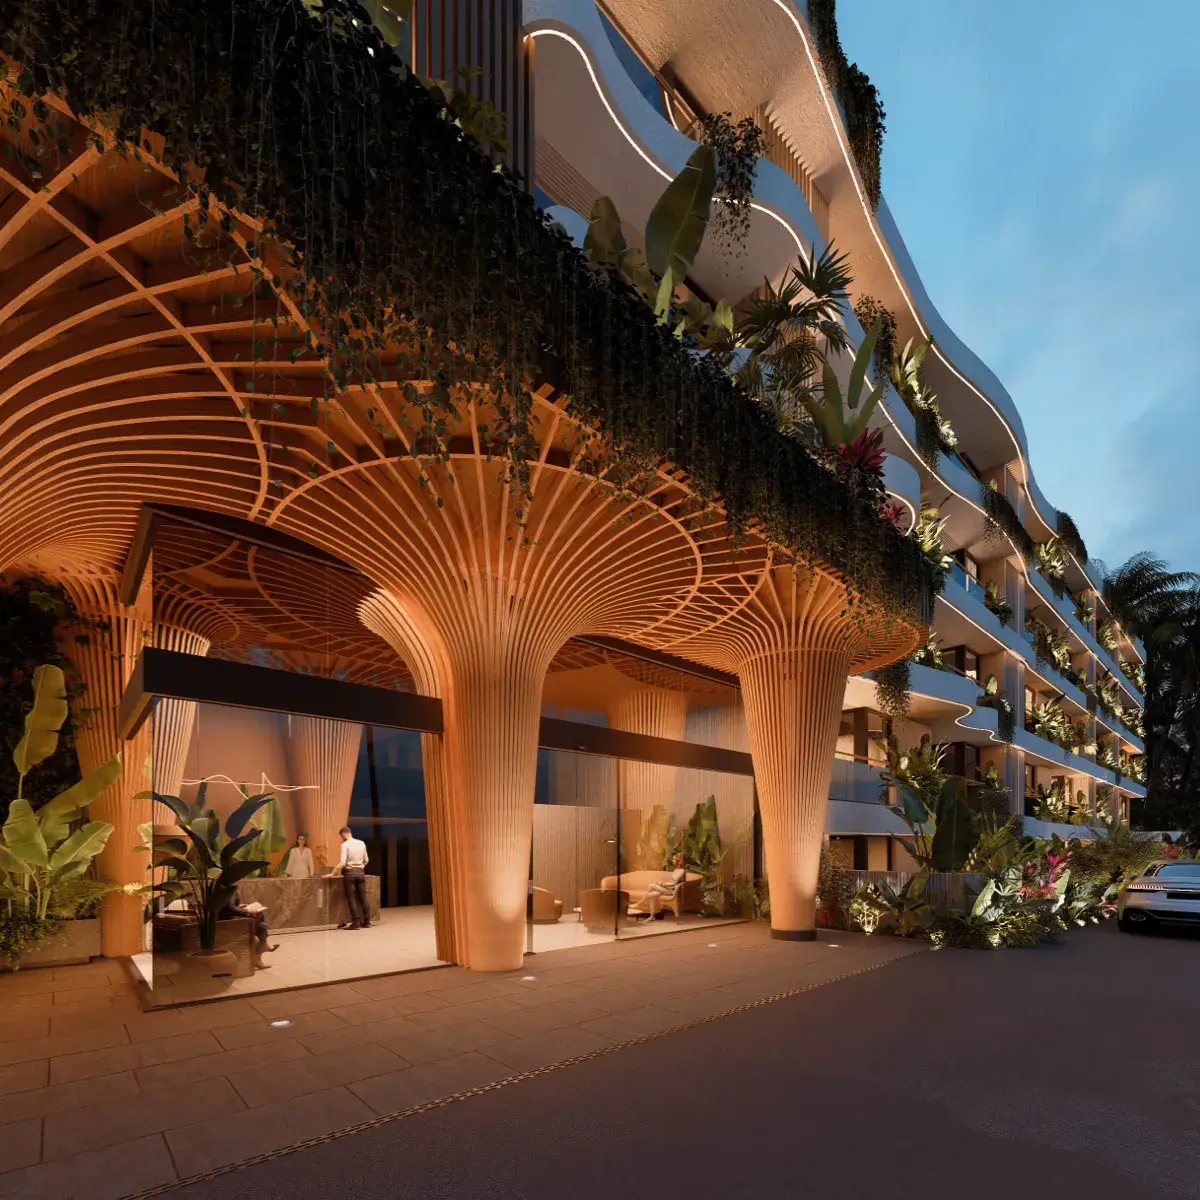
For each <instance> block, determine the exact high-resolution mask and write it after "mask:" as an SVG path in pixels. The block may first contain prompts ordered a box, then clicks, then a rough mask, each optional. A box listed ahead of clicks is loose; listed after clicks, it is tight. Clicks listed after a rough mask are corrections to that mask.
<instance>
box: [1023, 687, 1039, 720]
mask: <svg viewBox="0 0 1200 1200" xmlns="http://www.w3.org/2000/svg"><path fill="white" fill-rule="evenodd" d="M1035 704H1037V692H1035V691H1034V690H1033V688H1031V687H1026V688H1025V719H1026V720H1029V719H1030V718H1031V717H1032V716H1033V708H1034V705H1035Z"/></svg>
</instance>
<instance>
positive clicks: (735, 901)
mask: <svg viewBox="0 0 1200 1200" xmlns="http://www.w3.org/2000/svg"><path fill="white" fill-rule="evenodd" d="M729 903H730V904H731V905H732V907H733V911H734V912H736V913H741V915H742V916H744V917H750V918H752V919H753V920H755V921H769V920H770V919H771V891H770V888H769V887H768V886H767V881H766V880H765V879H748V878H747V877H746V876H745V875H735V876H734V877H733V882H732V883H731V884H730V885H729Z"/></svg>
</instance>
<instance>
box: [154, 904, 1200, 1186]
mask: <svg viewBox="0 0 1200 1200" xmlns="http://www.w3.org/2000/svg"><path fill="white" fill-rule="evenodd" d="M247 1117H248V1118H249V1119H252V1115H251V1114H247ZM175 1194H176V1195H180V1196H186V1197H189V1198H196V1200H199V1198H200V1197H203V1198H205V1200H223V1198H225V1197H228V1198H229V1200H234V1198H235V1197H236V1198H238V1200H241V1198H244V1197H246V1196H255V1197H259V1198H261V1200H274V1198H276V1197H278V1198H280V1200H282V1198H284V1197H287V1198H288V1200H295V1198H297V1197H307V1196H313V1197H315V1196H353V1197H359V1196H403V1197H405V1200H425V1198H428V1200H434V1198H436V1200H445V1198H447V1197H464V1198H468V1197H469V1198H470V1200H491V1198H497V1200H499V1198H505V1200H508V1198H517V1197H520V1198H522V1200H526V1198H528V1200H543V1198H545V1200H559V1198H564V1197H570V1198H571V1200H591V1198H593V1197H594V1198H595V1200H613V1198H617V1197H619V1198H621V1200H626V1198H631V1197H636V1198H638V1200H643V1198H651V1197H660V1196H671V1197H687V1198H688V1200H709V1198H712V1200H717V1198H718V1197H719V1198H722V1200H725V1198H729V1197H741V1196H746V1197H749V1196H754V1197H757V1198H773V1197H788V1198H793V1197H795V1198H806V1200H807V1198H809V1197H811V1198H813V1200H836V1198H840V1197H856V1198H857V1197H880V1198H886V1200H904V1198H906V1197H935V1198H940V1197H959V1196H963V1197H970V1198H971V1200H986V1198H990V1197H997V1198H999V1197H1004V1198H1005V1200H1009V1198H1011V1197H1024V1196H1053V1197H1055V1198H1056V1200H1073V1198H1074V1197H1080V1198H1086V1200H1106V1198H1108V1197H1113V1198H1114V1200H1115V1198H1116V1197H1121V1198H1122V1200H1128V1198H1130V1197H1147V1198H1156V1200H1158V1198H1161V1200H1168V1198H1173V1197H1191V1198H1195V1197H1197V1196H1200V940H1197V939H1182V938H1180V939H1177V938H1144V939H1143V938H1133V937H1127V936H1123V935H1121V934H1118V933H1117V931H1116V928H1115V926H1113V925H1111V924H1109V925H1107V926H1104V927H1101V928H1097V929H1089V930H1087V931H1080V932H1077V933H1075V934H1074V935H1072V936H1071V938H1070V939H1069V940H1068V942H1067V943H1066V944H1064V945H1059V946H1054V947H1044V948H1040V949H1037V950H1030V951H1010V952H1005V953H996V954H988V953H978V952H970V951H943V952H940V953H936V954H922V955H918V956H916V957H913V958H909V959H905V960H904V961H901V962H899V963H895V964H893V965H891V966H888V967H887V968H886V969H884V970H879V971H873V972H871V973H869V974H864V975H861V976H859V977H857V978H852V979H848V980H844V981H842V982H839V983H834V984H831V985H830V986H827V987H823V988H820V989H819V990H816V991H812V992H809V993H807V994H805V995H802V996H798V997H796V998H793V999H788V1000H783V1001H780V1002H778V1003H775V1004H770V1005H767V1006H765V1007H762V1008H757V1009H754V1010H752V1011H749V1012H745V1013H740V1014H737V1015H734V1016H730V1017H726V1018H723V1019H721V1020H718V1021H715V1022H712V1023H710V1024H706V1025H702V1026H699V1027H696V1028H693V1029H689V1030H686V1031H684V1032H680V1033H674V1034H671V1035H668V1036H666V1037H663V1038H660V1039H657V1040H654V1041H650V1042H646V1043H643V1044H640V1045H636V1046H632V1047H629V1048H626V1049H622V1050H619V1051H616V1052H614V1053H612V1054H609V1055H606V1056H604V1057H600V1058H596V1059H594V1060H591V1061H588V1062H584V1063H580V1064H577V1065H574V1066H569V1067H566V1068H563V1069H561V1070H558V1071H553V1072H550V1073H548V1074H545V1075H543V1076H539V1077H537V1078H533V1079H525V1080H523V1081H521V1082H518V1083H515V1084H512V1085H510V1086H505V1087H501V1088H499V1089H498V1090H495V1091H492V1092H487V1093H485V1094H483V1095H479V1096H475V1097H472V1098H470V1099H466V1100H461V1101H457V1102H455V1103H452V1104H449V1105H446V1106H444V1107H441V1108H436V1109H432V1110H430V1111H427V1112H423V1113H420V1114H417V1115H415V1116H410V1117H407V1118H405V1119H404V1120H401V1121H397V1122H394V1123H390V1124H386V1125H383V1126H381V1127H379V1128H376V1129H372V1130H369V1131H367V1132H364V1133H357V1134H353V1135H349V1136H346V1137H343V1138H339V1139H337V1140H334V1141H331V1142H327V1143H325V1144H322V1145H320V1146H316V1147H312V1148H309V1149H306V1150H302V1151H297V1152H295V1153H291V1154H288V1155H286V1156H284V1157H281V1158H278V1159H275V1160H273V1161H271V1162H267V1163H262V1164H260V1165H258V1166H256V1167H251V1168H247V1169H246V1170H243V1171H239V1172H237V1173H234V1174H230V1175H226V1176H223V1177H221V1178H218V1179H214V1180H211V1181H208V1182H205V1183H199V1184H194V1185H192V1186H190V1187H188V1188H185V1189H184V1190H183V1191H181V1192H177V1193H175Z"/></svg>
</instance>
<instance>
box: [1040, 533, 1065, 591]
mask: <svg viewBox="0 0 1200 1200" xmlns="http://www.w3.org/2000/svg"><path fill="white" fill-rule="evenodd" d="M1033 557H1034V563H1035V565H1036V566H1037V569H1038V570H1039V571H1041V573H1042V574H1043V575H1044V576H1045V577H1046V581H1047V582H1048V583H1049V584H1050V587H1051V589H1052V590H1053V592H1054V594H1055V595H1056V596H1058V597H1059V598H1060V599H1061V598H1062V597H1063V596H1065V595H1066V592H1067V585H1066V583H1065V582H1064V579H1063V577H1064V575H1065V574H1066V570H1067V561H1068V559H1067V548H1066V546H1064V545H1063V543H1062V541H1061V540H1060V539H1059V538H1057V537H1052V538H1051V539H1050V540H1049V541H1048V542H1040V543H1038V544H1037V545H1035V546H1034V548H1033Z"/></svg>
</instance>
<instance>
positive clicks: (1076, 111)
mask: <svg viewBox="0 0 1200 1200" xmlns="http://www.w3.org/2000/svg"><path fill="white" fill-rule="evenodd" d="M838 24H839V28H840V32H841V38H842V44H843V47H844V48H845V51H846V54H847V56H848V57H849V58H850V60H851V61H852V62H854V61H857V63H858V64H859V66H860V67H862V69H863V70H865V71H866V72H867V74H868V75H870V76H871V79H872V80H873V81H874V82H875V84H876V85H877V86H878V87H879V89H880V92H881V94H882V97H883V103H884V107H885V108H886V109H887V126H888V129H887V135H886V138H885V141H884V159H883V189H884V195H885V196H886V197H887V200H888V204H889V205H890V207H891V209H892V212H893V214H894V215H895V218H896V223H897V225H898V226H899V227H900V230H901V232H902V233H903V235H904V238H905V241H906V243H907V244H908V248H909V250H910V252H911V253H912V257H913V261H914V262H915V263H916V265H917V269H918V270H919V271H920V273H921V277H922V279H923V281H924V283H925V286H926V288H927V290H928V292H929V295H930V297H931V298H932V300H933V302H934V303H935V304H936V305H937V307H938V310H939V311H940V312H941V314H942V316H943V317H944V318H945V320H946V322H947V324H949V325H950V327H951V328H952V329H954V330H955V332H956V333H957V334H958V335H959V336H960V337H961V338H962V339H963V341H964V342H966V343H967V345H969V346H970V347H971V348H972V349H973V350H974V351H975V352H976V353H977V354H978V355H979V356H980V357H981V358H982V359H983V360H984V361H985V362H986V363H987V364H988V365H989V366H990V367H991V368H992V369H993V370H994V371H995V372H996V374H997V375H998V376H999V377H1000V379H1001V380H1002V381H1003V382H1004V384H1005V386H1006V387H1007V388H1008V391H1009V393H1010V395H1011V396H1012V397H1013V399H1014V400H1015V401H1016V404H1017V407H1018V408H1019V409H1020V411H1021V415H1022V418H1023V419H1024V422H1025V428H1026V431H1027V432H1028V435H1029V448H1030V455H1031V458H1032V462H1033V470H1034V474H1035V475H1036V477H1037V480H1038V483H1039V484H1040V485H1041V488H1042V491H1043V492H1044V493H1045V495H1046V497H1047V499H1049V501H1050V502H1051V503H1052V504H1054V505H1056V506H1057V507H1059V508H1063V509H1066V510H1067V511H1068V512H1070V513H1071V515H1072V516H1073V517H1074V518H1075V521H1076V524H1077V525H1078V526H1079V528H1080V532H1081V533H1082V534H1083V536H1084V540H1085V541H1086V542H1087V544H1088V549H1089V551H1090V553H1091V555H1092V556H1093V557H1099V558H1102V559H1104V560H1106V561H1107V562H1108V564H1109V565H1110V566H1115V565H1116V564H1117V563H1120V562H1122V561H1123V560H1124V559H1125V558H1126V557H1128V556H1129V555H1130V554H1132V553H1134V552H1135V551H1137V550H1141V549H1149V550H1153V551H1155V552H1157V553H1159V554H1161V555H1163V556H1164V557H1166V558H1167V559H1168V560H1169V561H1170V562H1171V563H1172V565H1173V566H1175V567H1176V568H1177V569H1183V568H1188V569H1195V570H1200V404H1198V402H1197V393H1198V389H1200V3H1197V0H1142V2H1141V3H1139V4H1130V3H1128V0H1003V2H999V0H908V2H906V3H901V2H900V0H840V3H839V4H838Z"/></svg>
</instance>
